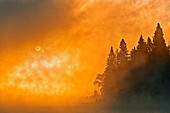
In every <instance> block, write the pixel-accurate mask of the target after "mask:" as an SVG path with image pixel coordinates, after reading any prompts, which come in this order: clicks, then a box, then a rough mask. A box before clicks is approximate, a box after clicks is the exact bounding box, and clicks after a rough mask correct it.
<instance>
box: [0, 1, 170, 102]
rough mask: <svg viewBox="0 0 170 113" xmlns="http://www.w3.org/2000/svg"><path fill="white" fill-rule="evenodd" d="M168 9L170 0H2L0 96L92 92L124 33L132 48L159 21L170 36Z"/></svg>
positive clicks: (27, 97) (24, 99)
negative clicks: (107, 60)
mask: <svg viewBox="0 0 170 113" xmlns="http://www.w3.org/2000/svg"><path fill="white" fill-rule="evenodd" d="M169 9H170V1H167V0H82V1H80V0H70V1H68V0H49V1H46V0H36V1H34V0H25V1H22V0H14V1H13V0H0V17H1V18H0V25H1V26H0V60H1V64H0V72H1V75H0V92H1V93H3V94H4V95H2V96H0V99H1V100H2V101H6V100H5V99H4V98H6V97H5V95H6V94H8V95H10V96H11V98H13V100H14V101H15V99H16V98H17V97H20V96H21V95H22V97H20V101H21V102H28V103H29V102H31V100H34V99H35V98H37V95H45V97H47V98H46V101H47V100H48V98H49V97H51V98H54V97H55V99H56V101H57V99H59V98H60V99H61V97H62V98H65V97H68V98H70V96H73V95H74V96H78V97H85V96H88V95H90V94H92V92H93V89H94V87H93V81H94V79H95V76H96V74H98V73H102V72H103V70H104V68H105V63H106V59H107V56H108V52H109V49H110V46H113V47H114V49H115V48H118V46H119V41H120V40H121V39H122V38H125V40H126V42H127V44H128V48H129V49H131V48H132V47H134V46H135V45H136V44H137V41H138V39H139V37H140V35H141V34H143V36H144V38H145V39H146V38H147V37H148V36H150V37H152V36H153V33H154V31H155V27H156V24H157V23H158V22H159V23H160V24H161V26H162V27H163V31H164V34H165V39H166V42H168V41H169V40H170V39H169V37H168V36H170V32H168V31H169V30H170V27H169V26H170V10H169ZM37 45H39V46H40V47H41V50H40V51H39V52H37V51H35V47H36V46H37ZM46 95H49V96H46ZM40 99H42V98H40ZM55 99H54V100H55ZM7 100H8V99H7ZM42 101H43V99H42ZM62 101H63V102H62V103H65V101H64V99H63V100H62Z"/></svg>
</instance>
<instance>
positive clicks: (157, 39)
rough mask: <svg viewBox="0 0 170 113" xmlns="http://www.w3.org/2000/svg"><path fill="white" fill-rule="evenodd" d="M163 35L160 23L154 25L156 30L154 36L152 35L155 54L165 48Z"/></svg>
mask: <svg viewBox="0 0 170 113" xmlns="http://www.w3.org/2000/svg"><path fill="white" fill-rule="evenodd" d="M163 36H164V34H163V31H162V28H161V27H160V24H159V23H158V25H157V27H156V31H155V33H154V37H153V43H154V53H155V54H161V53H163V52H162V51H164V52H165V51H166V50H167V47H166V43H165V39H164V37H163Z"/></svg>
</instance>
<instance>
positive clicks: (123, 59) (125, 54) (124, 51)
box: [118, 39, 128, 64]
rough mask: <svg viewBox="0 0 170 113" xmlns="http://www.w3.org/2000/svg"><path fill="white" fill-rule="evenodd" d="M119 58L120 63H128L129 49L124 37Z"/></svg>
mask: <svg viewBox="0 0 170 113" xmlns="http://www.w3.org/2000/svg"><path fill="white" fill-rule="evenodd" d="M118 60H119V63H120V64H126V63H127V61H128V50H127V45H126V42H125V40H124V39H122V40H121V42H120V51H119V53H118Z"/></svg>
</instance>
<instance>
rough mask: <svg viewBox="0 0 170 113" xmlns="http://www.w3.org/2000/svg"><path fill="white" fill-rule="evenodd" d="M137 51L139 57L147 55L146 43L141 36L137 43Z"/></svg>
mask: <svg viewBox="0 0 170 113" xmlns="http://www.w3.org/2000/svg"><path fill="white" fill-rule="evenodd" d="M137 51H138V53H139V55H146V54H147V45H146V42H145V41H144V39H143V37H142V35H141V37H140V39H139V41H138V46H137Z"/></svg>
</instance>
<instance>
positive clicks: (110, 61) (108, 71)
mask: <svg viewBox="0 0 170 113" xmlns="http://www.w3.org/2000/svg"><path fill="white" fill-rule="evenodd" d="M115 58H116V57H115V54H114V51H113V47H111V49H110V53H109V57H108V58H107V64H106V68H105V71H104V73H103V74H98V75H97V77H96V80H95V82H94V84H95V85H98V86H99V87H100V91H101V94H103V87H104V81H107V80H106V79H107V78H110V76H111V75H112V71H113V69H114V68H115V67H116V59H115Z"/></svg>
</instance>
